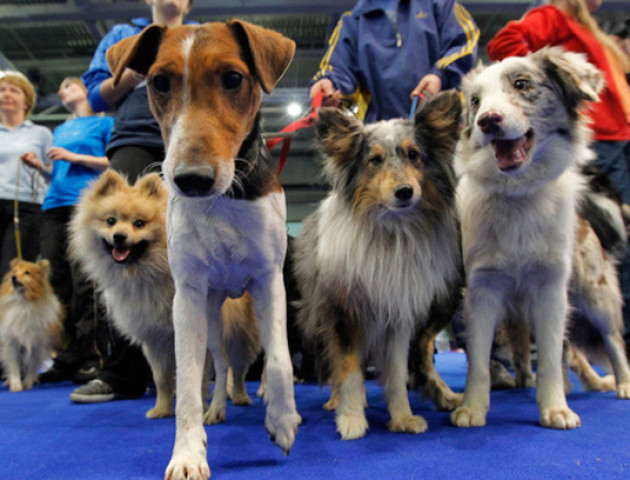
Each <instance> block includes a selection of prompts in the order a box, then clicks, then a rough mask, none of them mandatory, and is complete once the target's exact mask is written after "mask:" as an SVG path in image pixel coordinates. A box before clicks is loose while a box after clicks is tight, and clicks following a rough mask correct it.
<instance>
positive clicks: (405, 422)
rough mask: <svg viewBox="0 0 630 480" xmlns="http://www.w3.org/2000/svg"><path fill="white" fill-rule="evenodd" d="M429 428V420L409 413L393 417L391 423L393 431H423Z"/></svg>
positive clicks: (390, 427) (390, 426)
mask: <svg viewBox="0 0 630 480" xmlns="http://www.w3.org/2000/svg"><path fill="white" fill-rule="evenodd" d="M427 428H429V425H428V424H427V421H426V420H425V419H424V418H422V417H421V416H419V415H408V416H406V417H401V418H397V419H395V420H394V419H393V418H392V421H391V422H390V424H389V429H390V430H391V431H392V432H402V433H423V432H426V431H427Z"/></svg>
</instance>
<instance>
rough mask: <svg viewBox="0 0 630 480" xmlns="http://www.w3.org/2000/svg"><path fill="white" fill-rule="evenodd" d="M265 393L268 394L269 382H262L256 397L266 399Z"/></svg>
mask: <svg viewBox="0 0 630 480" xmlns="http://www.w3.org/2000/svg"><path fill="white" fill-rule="evenodd" d="M265 393H267V382H261V383H260V387H258V390H256V396H257V397H258V398H265Z"/></svg>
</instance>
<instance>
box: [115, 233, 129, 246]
mask: <svg viewBox="0 0 630 480" xmlns="http://www.w3.org/2000/svg"><path fill="white" fill-rule="evenodd" d="M126 240H127V235H126V234H125V233H114V243H115V244H116V245H119V244H121V243H125V241H126Z"/></svg>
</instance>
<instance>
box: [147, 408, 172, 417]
mask: <svg viewBox="0 0 630 480" xmlns="http://www.w3.org/2000/svg"><path fill="white" fill-rule="evenodd" d="M145 416H146V417H147V418H151V419H153V418H170V417H172V416H173V407H170V408H164V407H153V408H152V409H151V410H148V411H147V413H146V414H145Z"/></svg>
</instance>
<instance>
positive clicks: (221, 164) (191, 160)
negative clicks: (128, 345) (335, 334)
mask: <svg viewBox="0 0 630 480" xmlns="http://www.w3.org/2000/svg"><path fill="white" fill-rule="evenodd" d="M294 51H295V43H294V42H293V41H291V40H289V39H288V38H285V37H283V36H282V35H280V34H278V33H276V32H272V31H270V30H266V29H263V28H261V27H258V26H255V25H252V24H249V23H247V22H242V21H239V20H233V21H230V22H227V23H209V24H204V25H199V26H182V27H177V28H172V29H167V28H164V27H159V26H151V27H148V28H147V29H145V30H144V31H143V32H142V33H141V34H140V35H137V36H135V37H131V38H129V39H125V40H123V41H121V42H120V43H118V44H116V45H115V46H114V47H112V48H110V50H109V51H108V55H107V57H108V62H109V64H110V66H111V69H112V71H113V72H114V73H115V76H116V77H117V78H119V77H120V75H121V74H122V72H123V70H124V69H125V68H130V69H132V70H134V71H136V72H138V73H141V74H143V75H146V76H147V82H148V89H149V101H150V105H151V109H152V111H153V113H154V115H155V118H156V119H157V120H158V122H159V124H160V127H161V129H162V135H163V137H164V140H165V143H166V146H167V152H166V159H165V161H164V165H163V172H164V177H165V180H166V183H167V185H168V188H169V192H170V193H169V204H168V211H167V234H168V247H167V248H168V256H169V263H170V266H171V271H172V274H173V278H174V280H175V298H174V303H173V317H174V319H173V320H174V325H175V356H176V364H177V386H176V389H177V405H176V411H175V414H176V424H177V433H176V437H175V446H174V449H173V456H172V459H171V462H170V464H169V466H168V468H167V471H166V478H167V479H207V478H208V477H209V476H210V469H209V467H208V462H207V457H206V444H207V438H206V433H205V431H204V428H203V411H202V404H201V399H200V396H199V390H200V388H201V378H202V371H203V364H204V357H205V350H206V344H208V346H209V348H210V350H211V351H212V355H213V359H214V364H215V369H216V376H217V387H216V388H215V392H214V396H213V399H212V403H211V405H210V409H211V411H214V412H216V415H218V416H219V415H222V414H224V409H225V407H224V405H225V398H226V392H225V388H224V387H222V385H225V382H224V381H222V379H223V377H224V376H225V375H226V374H227V366H226V361H225V359H224V358H223V356H222V355H221V328H222V327H221V321H220V318H221V317H220V310H221V305H222V304H223V302H224V300H225V299H226V298H227V297H238V296H240V295H242V294H243V292H246V291H247V292H249V293H250V295H251V296H252V298H253V300H254V306H255V311H256V317H257V318H258V322H259V327H260V333H261V340H262V344H263V348H264V349H265V353H266V375H267V389H266V394H265V401H266V403H267V416H266V419H265V426H266V428H267V431H268V432H269V435H270V437H271V439H272V440H273V441H274V442H275V443H276V444H277V445H278V446H279V447H280V448H281V449H282V450H283V451H284V452H285V453H287V452H288V451H289V449H290V448H291V446H292V445H293V442H294V440H295V435H296V432H297V426H298V421H299V416H298V414H297V412H296V409H295V399H294V393H293V378H292V367H291V359H290V355H289V349H288V344H287V332H286V303H285V297H286V294H285V290H284V286H283V276H282V265H283V262H284V258H285V254H286V248H287V235H286V226H285V220H286V203H285V198H284V193H283V190H282V187H281V185H280V182H279V181H278V178H277V174H276V172H275V169H274V167H273V166H272V165H271V162H270V156H269V154H268V152H267V151H266V147H265V144H264V143H263V142H262V138H261V136H260V133H259V122H258V110H259V107H260V104H261V98H262V92H263V91H265V92H266V93H270V92H271V91H272V89H273V88H274V86H275V85H276V83H277V82H278V80H279V79H280V77H281V76H282V75H283V74H284V72H285V70H286V69H287V67H288V65H289V63H290V62H291V59H292V57H293V53H294Z"/></svg>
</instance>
